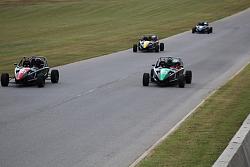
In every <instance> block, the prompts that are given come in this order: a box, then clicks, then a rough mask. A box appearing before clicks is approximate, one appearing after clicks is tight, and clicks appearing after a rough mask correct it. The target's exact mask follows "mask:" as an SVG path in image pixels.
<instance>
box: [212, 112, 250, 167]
mask: <svg viewBox="0 0 250 167" xmlns="http://www.w3.org/2000/svg"><path fill="white" fill-rule="evenodd" d="M225 166H228V167H234V166H238V167H245V166H250V114H249V115H248V117H247V118H246V119H245V121H244V122H243V124H242V126H241V127H240V129H239V130H238V132H237V133H236V134H235V136H234V137H233V138H232V140H231V141H230V142H229V144H228V146H227V147H226V149H225V150H224V151H223V153H222V154H221V155H220V157H219V158H218V159H217V160H216V162H215V163H214V164H213V167H225Z"/></svg>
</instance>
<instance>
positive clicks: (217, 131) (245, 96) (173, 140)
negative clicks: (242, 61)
mask: <svg viewBox="0 0 250 167" xmlns="http://www.w3.org/2000/svg"><path fill="white" fill-rule="evenodd" d="M249 101H250V65H248V66H247V67H246V68H245V69H244V70H243V71H242V72H241V73H240V74H239V75H237V76H236V77H235V78H234V79H232V80H231V81H229V82H228V83H227V84H226V85H224V86H223V87H222V88H220V89H219V90H218V91H217V92H216V93H215V94H213V95H212V96H211V97H210V98H208V99H207V100H206V101H205V103H204V104H203V105H202V106H201V107H199V108H198V109H197V110H196V111H195V113H193V114H192V115H191V116H189V117H188V119H187V120H186V121H185V122H184V123H183V124H182V125H181V126H180V127H179V128H178V129H177V130H176V131H175V132H174V133H172V134H171V135H170V136H169V137H168V138H167V139H165V141H163V142H162V143H161V144H160V145H159V146H158V147H157V148H156V149H155V150H153V152H152V153H151V154H150V155H149V156H148V157H146V158H145V159H144V160H143V161H142V162H141V163H140V164H139V165H138V167H167V166H169V167H180V166H182V167H194V166H200V167H206V166H207V167H210V166H212V165H213V163H214V162H215V161H216V159H217V158H218V157H219V155H220V154H221V153H222V152H223V150H224V149H225V147H226V146H227V144H228V143H229V141H230V140H231V138H232V137H233V136H234V134H235V133H236V132H237V131H238V129H239V128H240V126H241V124H242V122H243V121H244V120H245V118H246V117H247V116H248V114H250V103H249Z"/></svg>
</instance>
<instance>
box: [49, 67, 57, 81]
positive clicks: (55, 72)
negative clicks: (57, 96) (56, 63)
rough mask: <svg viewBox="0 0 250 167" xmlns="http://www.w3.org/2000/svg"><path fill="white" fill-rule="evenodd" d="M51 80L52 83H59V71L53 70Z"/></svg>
mask: <svg viewBox="0 0 250 167" xmlns="http://www.w3.org/2000/svg"><path fill="white" fill-rule="evenodd" d="M50 79H51V83H58V81H59V71H58V70H51V74H50Z"/></svg>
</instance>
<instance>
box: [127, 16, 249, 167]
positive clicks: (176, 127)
mask: <svg viewBox="0 0 250 167" xmlns="http://www.w3.org/2000/svg"><path fill="white" fill-rule="evenodd" d="M229 17H231V16H229ZM249 64H250V62H246V63H245V65H244V66H243V67H242V68H241V69H240V70H239V71H237V72H235V73H234V74H233V75H232V76H231V77H230V78H228V80H226V81H224V82H223V83H222V84H221V85H220V86H219V87H218V88H215V89H214V90H213V91H212V92H211V93H210V94H209V95H208V96H207V97H205V98H204V99H203V100H202V101H201V102H200V103H199V104H198V105H197V106H196V107H195V108H194V109H193V110H191V111H190V112H189V113H188V114H187V115H186V116H185V117H184V118H183V119H182V120H180V121H179V122H178V123H177V124H176V125H175V126H174V127H173V128H172V129H170V130H169V131H168V132H167V133H166V134H165V135H164V136H162V137H161V138H160V139H159V140H158V141H156V142H155V143H154V144H153V145H152V146H150V147H149V148H148V149H147V150H146V151H145V152H144V153H143V154H141V155H140V156H139V157H138V158H137V159H136V160H135V161H134V162H132V163H131V164H130V165H129V167H135V166H136V165H138V164H139V162H141V161H142V160H143V159H145V158H146V157H147V156H148V155H149V154H150V153H151V152H152V151H153V150H154V149H155V148H156V147H157V146H158V145H160V144H161V143H162V142H163V141H164V140H165V139H167V137H168V136H169V135H170V134H172V133H173V132H174V131H176V130H177V129H178V128H179V126H180V125H181V124H182V123H183V122H184V121H185V120H186V119H187V118H188V117H189V116H190V115H192V114H193V113H194V112H195V111H196V110H197V109H198V108H199V107H200V106H201V105H202V104H203V103H204V102H205V101H206V100H207V99H208V98H210V97H211V96H212V95H213V94H214V93H215V92H217V90H218V89H219V88H221V87H222V86H223V85H225V84H226V83H227V82H229V81H230V80H232V79H233V78H234V77H235V76H237V75H238V74H239V73H240V72H241V71H243V70H244V69H245V68H246V66H247V65H249ZM249 122H250V121H249ZM249 124H250V123H249ZM249 140H250V134H249ZM249 144H250V141H249ZM249 148H250V147H249ZM249 155H250V149H249ZM249 164H250V158H249ZM249 166H250V165H249ZM216 167H219V166H216Z"/></svg>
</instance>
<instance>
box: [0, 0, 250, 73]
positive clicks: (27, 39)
mask: <svg viewBox="0 0 250 167" xmlns="http://www.w3.org/2000/svg"><path fill="white" fill-rule="evenodd" d="M248 7H250V1H249V0H223V1H218V0H202V1H200V0H167V1H166V0H154V1H152V0H143V2H142V1H141V0H116V1H114V0H105V1H103V0H91V1H89V0H73V1H69V0H44V1H39V0H3V1H0V22H1V26H0V37H1V38H0V73H1V72H4V71H6V72H10V71H11V70H12V69H13V63H15V62H16V61H17V59H18V58H19V57H23V56H30V55H42V56H46V57H47V58H48V59H49V63H50V65H51V66H56V65H62V64H67V63H71V62H75V61H79V60H83V59H87V58H91V57H95V56H100V55H104V54H108V53H112V52H115V51H119V50H124V49H127V48H131V47H132V44H133V43H135V42H136V41H137V39H138V38H139V37H140V36H141V35H142V34H144V33H156V34H157V35H159V37H160V38H165V37H168V36H171V35H173V34H177V33H180V32H183V31H186V30H190V29H191V27H192V26H194V24H196V23H197V21H200V20H207V21H214V20H217V19H221V18H223V17H225V16H228V15H231V14H234V13H236V12H239V11H241V10H244V9H246V8H248Z"/></svg>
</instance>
